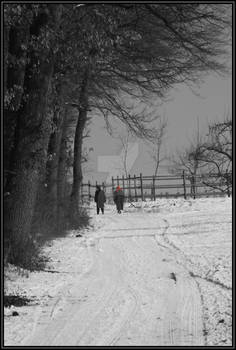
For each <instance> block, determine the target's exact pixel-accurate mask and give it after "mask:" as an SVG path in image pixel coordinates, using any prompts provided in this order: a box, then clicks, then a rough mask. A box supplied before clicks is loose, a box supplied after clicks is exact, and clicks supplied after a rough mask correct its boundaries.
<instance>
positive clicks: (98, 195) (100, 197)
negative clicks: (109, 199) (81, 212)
mask: <svg viewBox="0 0 236 350" xmlns="http://www.w3.org/2000/svg"><path fill="white" fill-rule="evenodd" d="M96 188H97V189H96V192H95V196H94V200H95V202H96V203H97V214H99V211H100V209H101V211H102V214H104V203H105V202H106V196H105V193H104V191H103V190H102V189H101V187H100V186H98V185H97V186H96Z"/></svg>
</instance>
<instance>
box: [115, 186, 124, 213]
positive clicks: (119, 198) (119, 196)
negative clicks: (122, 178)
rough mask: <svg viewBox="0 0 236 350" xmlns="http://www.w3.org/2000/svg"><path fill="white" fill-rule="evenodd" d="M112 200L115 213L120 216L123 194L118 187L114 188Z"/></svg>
mask: <svg viewBox="0 0 236 350" xmlns="http://www.w3.org/2000/svg"><path fill="white" fill-rule="evenodd" d="M113 199H114V202H115V204H116V209H117V212H118V213H119V214H121V210H123V206H124V193H123V191H122V189H121V188H120V186H117V187H116V190H115V191H114V193H113Z"/></svg>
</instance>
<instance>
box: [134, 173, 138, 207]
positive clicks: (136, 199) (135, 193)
mask: <svg viewBox="0 0 236 350" xmlns="http://www.w3.org/2000/svg"><path fill="white" fill-rule="evenodd" d="M134 195H135V201H136V202H137V201H138V198H137V188H136V176H135V175H134Z"/></svg>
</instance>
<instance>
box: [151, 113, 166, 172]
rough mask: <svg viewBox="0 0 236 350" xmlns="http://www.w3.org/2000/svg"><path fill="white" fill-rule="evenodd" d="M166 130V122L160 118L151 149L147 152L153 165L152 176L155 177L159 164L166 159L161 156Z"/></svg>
mask: <svg viewBox="0 0 236 350" xmlns="http://www.w3.org/2000/svg"><path fill="white" fill-rule="evenodd" d="M166 128H167V120H166V119H162V118H161V119H160V120H159V124H158V127H157V135H156V137H155V138H154V140H153V142H152V145H151V149H150V151H149V155H150V157H151V159H152V160H153V163H154V176H157V173H158V170H159V166H160V164H161V162H163V161H164V160H165V159H166V157H165V156H164V155H162V148H163V142H164V136H165V134H166Z"/></svg>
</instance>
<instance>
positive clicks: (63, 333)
mask: <svg viewBox="0 0 236 350" xmlns="http://www.w3.org/2000/svg"><path fill="white" fill-rule="evenodd" d="M90 215H91V217H92V218H91V223H92V227H91V228H90V229H85V230H84V231H83V232H82V237H76V235H77V234H78V232H76V231H71V232H69V233H68V236H67V237H65V238H60V239H55V240H52V241H50V242H48V244H47V246H45V249H44V252H45V254H47V255H48V256H49V257H50V262H49V263H48V266H47V271H42V272H33V273H29V272H22V274H21V275H17V274H16V272H15V270H14V268H13V267H11V268H10V269H8V271H7V272H6V275H7V276H8V277H7V278H6V279H5V293H6V294H15V293H17V294H19V295H22V296H25V297H27V298H29V299H31V300H32V301H31V302H30V303H29V304H28V305H27V306H22V307H13V308H4V313H5V316H4V345H5V346H13V345H14V346H24V345H32V346H33V345H38V346H53V345H54V346H63V345H64V346H69V345H71V346H75V345H81V346H82V345H85V346H86V345H104V346H106V345H114V346H121V345H127V346H131V345H134V346H138V345H139V346H145V345H154V346H155V345H156V346H161V345H164V346H165V345H179V346H180V345H182V346H194V345H195V346H197V345H199V346H200V345H208V346H209V345H214V346H219V345H225V346H229V345H232V329H231V327H232V316H231V313H232V199H231V198H227V197H222V198H202V199H196V200H192V199H190V200H184V199H182V198H179V199H161V200H157V201H156V202H151V201H150V202H143V203H140V202H139V203H133V205H131V204H129V203H126V204H125V207H124V212H123V213H122V214H121V215H119V214H117V213H116V210H115V208H114V206H112V205H107V206H106V207H105V215H99V216H97V215H96V214H95V206H94V204H91V207H90ZM13 311H17V313H18V315H17V316H12V312H13Z"/></svg>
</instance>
